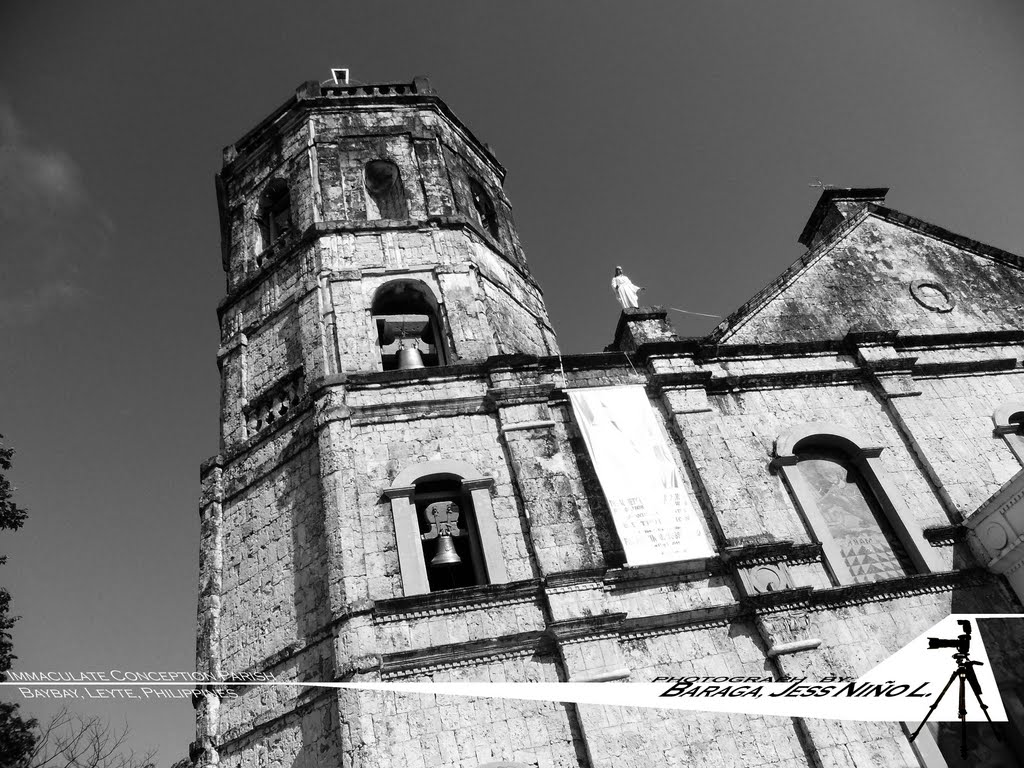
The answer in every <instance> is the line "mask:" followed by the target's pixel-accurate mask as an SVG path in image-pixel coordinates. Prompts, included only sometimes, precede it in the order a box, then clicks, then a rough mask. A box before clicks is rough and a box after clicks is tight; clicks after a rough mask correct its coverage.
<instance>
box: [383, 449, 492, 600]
mask: <svg viewBox="0 0 1024 768" xmlns="http://www.w3.org/2000/svg"><path fill="white" fill-rule="evenodd" d="M493 485H494V479H493V478H490V477H484V476H483V475H481V474H480V472H479V471H478V470H477V469H476V468H475V467H473V466H472V465H470V464H466V463H464V462H460V461H451V460H445V459H442V460H435V461H427V462H424V463H422V464H417V465H416V466H413V467H409V468H408V469H406V470H404V471H403V472H401V473H399V475H398V476H397V477H396V478H395V481H394V483H393V484H392V485H391V486H390V487H389V488H386V489H384V495H385V496H387V497H388V499H389V500H390V501H391V515H392V518H393V520H394V524H395V539H396V543H397V545H398V565H399V569H400V571H401V575H402V590H403V592H404V593H405V594H406V595H407V596H408V595H422V594H426V593H428V592H438V591H442V590H447V589H458V588H460V587H472V586H475V585H480V584H504V583H507V582H508V571H507V569H506V567H505V561H504V559H503V558H502V555H501V542H500V541H499V539H498V524H497V521H496V520H495V518H494V511H493V509H492V508H491V494H490V489H491V487H492V486H493Z"/></svg>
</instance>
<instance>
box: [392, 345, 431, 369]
mask: <svg viewBox="0 0 1024 768" xmlns="http://www.w3.org/2000/svg"><path fill="white" fill-rule="evenodd" d="M425 367H426V366H425V365H424V364H423V355H422V354H420V348H419V346H418V345H416V344H413V345H412V346H411V347H407V346H405V345H404V344H403V345H402V346H401V348H400V349H399V350H398V370H400V371H405V370H411V369H413V368H425Z"/></svg>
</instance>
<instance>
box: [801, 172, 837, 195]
mask: <svg viewBox="0 0 1024 768" xmlns="http://www.w3.org/2000/svg"><path fill="white" fill-rule="evenodd" d="M807 186H808V187H818V188H819V189H821V190H822V191H824V190H826V189H835V188H836V185H835V184H826V183H825V182H823V181H822V180H821V177H820V176H815V177H814V181H812V182H811V183H810V184H808V185H807Z"/></svg>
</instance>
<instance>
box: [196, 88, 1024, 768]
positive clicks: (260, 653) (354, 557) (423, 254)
mask: <svg viewBox="0 0 1024 768" xmlns="http://www.w3.org/2000/svg"><path fill="white" fill-rule="evenodd" d="M504 173H505V172H504V169H503V168H502V166H501V165H500V164H499V162H498V161H497V159H496V158H495V157H494V155H493V154H492V153H491V151H490V149H489V148H488V147H487V146H486V145H485V144H483V143H482V142H481V141H480V140H478V139H477V138H476V137H475V136H474V135H473V134H472V133H471V132H470V131H469V129H468V128H467V127H466V126H465V125H464V124H463V123H462V122H461V121H460V120H459V118H458V117H457V116H456V115H455V114H454V113H453V112H452V111H451V109H450V108H449V107H448V106H447V105H446V104H445V103H444V102H443V101H442V100H441V99H440V98H439V97H438V96H437V95H436V93H435V92H434V91H433V90H432V89H431V87H430V85H429V83H428V82H427V81H425V80H423V79H417V80H415V81H413V82H412V83H390V84H377V85H348V84H317V83H307V84H305V85H303V86H302V87H300V88H299V89H298V90H297V91H296V93H295V94H294V96H292V97H291V98H290V99H289V100H288V101H287V102H286V103H285V104H284V105H282V106H281V107H280V108H278V109H277V110H276V111H275V112H273V113H272V114H271V115H270V116H269V117H267V118H266V119H265V120H264V121H263V122H261V123H260V124H259V125H258V126H256V127H255V128H254V129H253V130H252V131H250V132H249V133H248V134H247V135H246V136H245V137H243V138H242V139H240V140H239V141H238V142H236V143H235V144H233V145H231V146H230V147H228V148H227V149H226V150H225V156H224V167H223V169H222V171H221V172H220V174H219V175H218V179H217V181H218V185H217V190H218V202H219V208H220V216H221V226H222V257H223V265H224V269H225V272H226V275H227V295H226V297H225V299H224V300H223V301H222V302H221V304H220V306H219V308H218V314H219V318H220V326H221V347H220V349H219V351H218V365H219V368H220V372H221V422H220V423H221V436H220V450H219V453H218V455H217V456H215V457H213V458H212V459H209V460H208V461H207V462H205V463H204V465H203V468H202V498H201V503H200V515H201V548H202V549H201V560H200V585H199V609H198V616H199V634H198V642H197V666H198V671H199V673H200V674H202V675H205V676H207V677H208V678H209V679H213V680H226V681H228V684H227V685H225V686H211V687H209V688H208V689H207V690H205V691H204V695H203V696H202V697H198V698H197V699H196V701H195V704H196V712H197V738H196V741H195V742H194V744H193V745H192V749H191V750H190V753H191V754H190V757H191V759H192V761H193V763H194V764H195V765H196V766H211V765H223V766H228V767H229V768H235V767H236V766H238V767H239V768H241V767H242V766H258V767H259V768H263V767H264V766H287V767H288V768H306V767H311V766H345V768H357V767H358V768H384V766H410V767H411V768H434V767H437V768H449V767H450V768H456V767H459V768H478V767H479V768H482V767H483V766H509V767H510V768H511V767H516V768H521V767H522V766H538V767H542V768H554V767H558V768H566V767H568V766H573V767H574V768H575V767H577V766H586V767H587V768H605V767H608V768H611V766H616V768H621V767H623V766H649V765H652V764H655V765H667V766H689V765H694V766H698V765H700V766H732V765H743V766H761V765H763V766H778V768H796V767H797V766H801V767H803V766H870V765H878V766H921V765H924V766H938V765H943V766H958V765H962V764H966V763H962V762H958V760H959V757H958V755H957V754H956V748H957V746H958V740H957V736H956V733H954V732H951V731H949V730H948V729H945V728H939V729H935V730H927V731H925V734H924V736H923V737H922V738H921V739H919V740H918V741H917V742H916V743H915V744H913V745H912V744H911V743H910V742H909V741H908V739H907V729H906V728H904V727H901V726H900V725H898V724H886V723H856V722H836V721H824V720H816V719H809V718H788V717H751V716H744V715H736V714H711V713H707V714H703V713H701V714H692V713H690V714H686V715H682V714H678V713H670V712H662V711H658V710H638V709H630V708H624V707H599V706H594V705H571V704H562V703H558V702H527V701H501V700H490V699H460V698H455V697H446V696H434V695H429V696H427V695H423V696H414V695H397V694H392V693H371V692H354V691H351V690H338V689H331V688H316V687H301V686H298V687H296V686H287V685H281V686H268V687H255V686H246V685H245V684H244V683H245V682H246V681H247V680H251V679H253V678H258V677H260V676H272V677H273V678H274V679H277V680H279V681H292V682H301V681H346V680H353V681H407V680H416V681H460V680H479V681H496V682H499V681H550V682H556V681H593V682H607V683H609V684H612V685H614V684H615V681H623V680H625V681H630V680H632V681H640V682H648V681H651V680H653V678H655V677H657V676H666V675H670V676H688V675H708V676H714V675H727V676H747V675H749V676H756V677H765V676H770V677H779V676H783V675H787V676H792V677H800V676H807V677H809V678H811V679H815V678H821V677H826V676H834V675H844V676H856V675H859V674H861V673H863V672H865V671H866V670H867V669H868V668H870V667H871V666H873V665H874V664H876V663H878V662H879V661H881V660H882V659H884V658H886V657H887V656H889V655H890V654H892V653H893V652H895V651H896V650H898V649H899V648H900V647H901V646H902V645H904V644H905V643H906V642H907V641H909V640H910V639H912V638H913V637H915V636H916V635H917V634H919V633H920V632H923V631H925V630H927V629H928V628H929V627H931V626H932V625H933V624H935V623H936V622H937V621H939V620H940V619H942V618H943V617H945V616H947V615H948V614H950V613H1014V612H1021V611H1022V610H1024V609H1022V607H1021V599H1022V597H1024V583H1022V582H1021V579H1022V566H1021V563H1022V561H1024V546H1022V545H1021V543H1020V542H1021V541H1022V540H1024V539H1022V536H1024V503H1022V501H1021V499H1022V498H1024V474H1022V472H1021V466H1022V463H1024V434H1022V427H1021V424H1022V421H1024V370H1022V369H1021V360H1022V358H1024V327H1022V323H1021V310H1022V304H1024V260H1022V259H1021V258H1020V257H1018V256H1015V255H1013V254H1009V253H1006V252H1003V251H1000V250H998V249H996V248H992V247H989V246H986V245H983V244H981V243H978V242H975V241H972V240H969V239H967V238H965V237H962V236H959V235H956V234H954V233H951V232H948V231H946V230H943V229H942V228H940V227H937V226H935V225H932V224H929V223H927V222H924V221H921V220H919V219H915V218H913V217H910V216H907V215H905V214H903V213H900V212H898V211H895V210H892V209H890V208H888V207H886V205H885V200H884V198H885V192H886V190H884V189H831V190H825V191H823V194H822V196H821V199H820V200H819V202H818V204H817V206H816V207H815V208H814V210H813V212H812V214H811V216H810V219H809V221H808V223H807V225H806V227H805V229H804V231H803V233H802V235H801V237H800V241H801V243H803V244H804V245H805V246H806V247H807V251H806V253H805V254H804V255H803V256H802V257H801V258H800V259H799V260H798V261H797V263H795V264H794V265H793V266H792V267H791V268H790V269H789V270H787V271H786V272H785V273H784V274H783V275H781V276H780V277H779V278H778V279H777V280H775V281H774V282H772V283H771V284H770V285H768V286H766V287H765V288H764V289H763V290H762V291H761V292H760V293H759V294H757V295H756V296H754V297H753V298H752V299H751V300H750V301H748V302H747V303H746V304H744V305H743V306H742V307H740V308H739V309H738V310H737V311H736V312H735V313H733V314H732V315H731V316H730V317H729V318H728V319H726V320H725V321H724V322H723V323H722V324H721V325H720V326H719V327H718V328H717V329H716V330H715V331H713V332H712V333H711V334H709V335H708V336H707V337H704V338H699V339H693V338H685V339H684V338H680V337H678V336H677V335H676V334H675V332H674V331H673V329H672V327H671V325H670V324H669V322H668V320H667V318H666V314H665V312H664V311H663V310H661V309H659V308H657V307H637V308H627V309H624V310H623V313H622V315H621V317H620V319H619V322H618V326H617V328H616V329H615V334H614V341H613V342H612V344H611V345H610V346H609V347H608V348H607V349H606V350H604V351H603V352H596V353H594V354H585V355H560V354H559V349H558V343H557V339H556V336H555V332H554V330H553V328H552V326H551V322H550V320H549V319H548V315H547V311H546V308H545V304H544V299H543V296H542V293H541V290H540V287H539V286H538V285H537V283H536V282H535V280H534V278H533V277H532V275H531V273H530V270H529V267H528V264H527V262H526V259H525V258H524V254H523V251H522V248H521V247H520V243H519V238H518V235H517V232H516V228H515V224H514V222H513V218H512V215H511V209H510V205H509V202H508V200H507V199H506V197H505V195H504V193H503V191H502V181H503V177H504ZM609 330H611V329H609ZM611 390H615V391H616V392H619V393H628V396H629V397H630V398H632V399H631V400H630V402H631V403H633V404H634V405H635V404H636V403H638V402H639V403H641V405H640V406H637V407H639V408H640V411H638V412H637V413H639V417H638V419H633V420H631V421H630V424H621V423H616V414H615V412H614V409H611V412H610V413H607V414H605V415H604V416H601V415H599V414H598V415H594V414H592V413H591V412H590V411H587V410H586V408H587V405H586V402H589V403H591V404H592V403H595V402H598V401H600V402H610V401H603V400H600V397H601V393H603V392H610V391H611ZM593 393H597V394H596V395H595V394H593ZM623 396H624V397H625V394H624V395H623ZM586 398H590V399H589V400H587V399H586ZM637 398H639V400H637ZM623 402H625V401H623ZM581 403H583V405H581ZM595 413H596V411H595ZM591 416H593V422H592V423H591V422H590V421H588V419H590V418H591ZM620 421H621V420H620ZM637 421H643V422H644V423H645V424H650V425H653V426H652V427H651V429H652V430H653V431H652V432H651V433H650V434H651V435H652V437H651V439H650V440H647V441H640V442H639V443H637V444H636V448H635V451H637V452H641V453H642V452H643V451H647V450H649V449H650V450H653V449H651V446H655V448H657V456H656V457H655V458H653V459H651V461H649V462H648V461H644V462H636V464H637V466H638V467H640V469H638V470H637V471H638V472H639V473H640V475H639V476H640V477H642V478H644V482H645V483H646V482H648V480H649V482H650V483H653V484H657V483H661V482H662V481H664V482H665V483H666V487H671V489H672V494H671V495H672V498H671V500H670V501H671V503H669V502H668V501H666V502H665V505H663V506H657V505H655V506H656V508H657V509H670V510H671V513H672V514H677V513H679V514H685V515H687V516H688V517H686V521H687V524H688V525H689V526H690V527H689V528H686V529H685V530H686V534H685V536H679V535H677V536H676V537H675V539H672V533H671V531H670V530H668V528H666V527H665V526H666V525H667V523H665V521H664V520H662V519H660V517H659V516H658V515H654V516H653V518H650V516H649V518H648V519H647V521H646V522H645V523H644V526H638V525H637V524H636V520H638V519H640V518H639V517H637V516H636V515H635V514H632V513H631V508H630V505H629V503H628V501H629V500H628V499H627V500H626V502H627V503H625V504H624V502H623V498H621V497H620V496H617V495H615V494H613V492H612V490H611V487H612V484H613V482H612V475H614V469H613V470H609V469H608V466H607V465H608V463H609V462H608V454H607V451H608V450H611V449H609V448H608V447H607V446H608V445H609V440H608V439H607V436H606V437H605V438H601V439H600V440H599V439H597V438H595V436H594V435H595V434H596V432H594V431H593V430H592V429H591V427H595V425H597V426H602V425H603V426H608V425H613V426H614V428H615V429H619V430H622V432H621V434H623V435H626V436H628V435H629V434H632V433H631V430H632V429H633V427H632V426H631V425H632V424H633V423H635V422H637ZM602 441H603V442H602ZM611 442H614V440H612V441H611ZM601 445H604V446H606V447H605V448H601V447H599V446H601ZM617 450H619V451H625V453H623V454H622V459H621V461H623V462H625V464H626V465H629V463H630V461H631V458H630V453H629V451H630V450H633V449H630V448H629V447H628V444H627V443H626V442H622V443H621V444H619V445H618V447H617ZM637 455H639V453H638V454H637ZM644 455H646V454H644ZM652 455H653V454H652ZM655 465H656V466H657V467H661V468H663V469H664V472H663V473H662V474H661V475H659V476H658V477H655V474H656V473H655V472H654V471H653V470H652V471H651V472H649V473H648V472H647V468H649V467H650V466H655ZM622 474H627V473H626V472H625V470H623V473H622ZM648 474H649V475H650V477H649V478H648ZM665 478H668V480H665ZM626 479H627V480H629V478H626ZM632 479H633V481H634V484H635V482H636V477H635V476H634V477H633V478H632ZM616 493H618V491H616ZM644 498H646V497H644ZM665 498H668V496H666V497H665ZM658 503H659V504H660V503H661V502H658ZM641 507H643V500H641V502H638V503H637V504H635V505H634V508H633V512H636V510H637V509H639V508H641ZM680 510H681V512H680ZM668 514H669V513H666V515H668ZM645 526H646V527H645ZM659 526H661V527H659ZM676 530H677V531H678V530H683V528H678V529H676ZM652 531H653V532H652ZM666 531H667V532H666ZM645 537H646V538H645ZM993 627H995V628H994V629H993V631H992V632H991V633H990V634H987V635H986V639H985V641H986V645H987V647H988V652H989V655H990V657H992V659H993V661H995V660H996V659H1001V658H1004V657H1005V658H1006V659H1009V658H1010V657H1011V656H1012V655H1013V654H1014V653H1018V651H1017V650H1016V649H1015V644H1016V645H1019V644H1020V641H1021V633H1020V629H1019V625H1018V624H1014V623H1013V622H1012V621H1011V620H1002V621H998V620H997V621H995V623H994V624H993ZM983 631H985V630H983ZM1001 668H1002V669H1003V671H1002V672H1001V674H1002V675H1003V676H1004V679H1003V680H1001V682H1000V687H1001V689H1002V690H1003V691H1004V700H1005V704H1006V707H1007V710H1008V712H1011V718H1012V717H1013V714H1014V713H1016V714H1018V715H1019V716H1020V718H1021V720H1024V707H1022V704H1021V694H1022V692H1024V668H1022V667H1021V666H1020V665H1018V666H1017V667H1015V668H1014V667H1012V666H1011V665H1009V664H1008V663H1007V664H1002V665H1001ZM1006 736H1007V738H1006V739H1005V740H1004V742H1003V743H1002V744H999V743H996V742H994V741H992V740H990V739H989V740H986V739H985V738H983V737H981V736H979V738H977V739H975V745H976V746H975V747H974V749H975V752H974V753H973V754H972V756H971V761H972V762H971V764H973V765H984V764H986V763H985V762H984V761H985V760H988V761H989V763H988V764H991V765H1003V764H1014V763H1006V762H999V761H1006V760H1012V759H1013V758H1012V757H1010V755H1012V754H1013V750H1014V749H1021V743H1020V739H1021V738H1022V736H1024V733H1021V732H1020V730H1019V726H1012V725H1011V726H1010V727H1009V728H1008V729H1006ZM1020 753H1024V750H1022V751H1021V752H1020ZM979 761H980V762H979Z"/></svg>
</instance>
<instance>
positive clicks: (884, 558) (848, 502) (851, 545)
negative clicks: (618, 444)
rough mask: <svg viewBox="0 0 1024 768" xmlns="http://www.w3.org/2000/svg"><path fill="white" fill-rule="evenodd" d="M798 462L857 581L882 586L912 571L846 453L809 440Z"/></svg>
mask: <svg viewBox="0 0 1024 768" xmlns="http://www.w3.org/2000/svg"><path fill="white" fill-rule="evenodd" d="M796 457H797V468H798V469H799V471H800V475H801V476H802V477H803V479H804V481H805V482H806V484H807V486H808V487H809V488H810V489H811V492H812V496H813V501H814V504H815V506H816V507H817V509H818V513H819V514H820V515H821V517H822V519H823V520H824V521H825V525H826V527H827V528H828V532H829V534H830V535H831V536H832V539H833V540H834V541H835V543H836V545H837V546H838V548H839V552H840V555H841V556H842V558H843V563H844V564H845V565H846V567H847V569H849V571H850V575H851V576H852V577H853V581H855V582H865V581H881V580H882V579H894V578H899V577H901V576H906V575H907V574H909V573H913V572H914V566H913V564H911V562H910V560H909V558H908V557H907V553H906V550H904V548H903V544H902V543H901V542H900V540H899V538H898V537H897V536H896V533H895V532H894V531H893V528H892V525H890V524H889V520H888V518H886V516H885V512H884V511H883V510H882V507H881V505H880V504H879V503H878V500H877V499H876V498H875V494H874V493H873V492H872V490H871V488H870V487H869V486H868V483H867V480H866V479H865V478H864V476H863V474H862V473H861V471H860V470H859V469H857V467H856V466H855V465H854V463H853V462H852V461H850V459H849V457H848V456H847V455H846V453H845V452H843V451H842V450H839V449H836V448H833V447H829V446H826V445H820V444H815V443H814V441H813V440H811V441H805V442H804V443H802V444H801V445H799V446H798V447H797V448H796Z"/></svg>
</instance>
